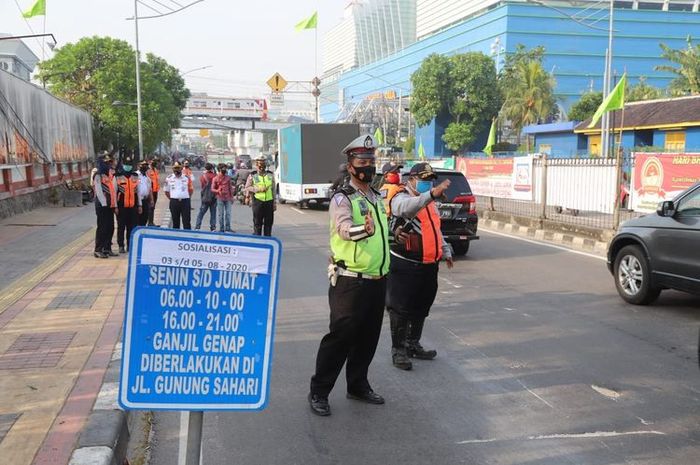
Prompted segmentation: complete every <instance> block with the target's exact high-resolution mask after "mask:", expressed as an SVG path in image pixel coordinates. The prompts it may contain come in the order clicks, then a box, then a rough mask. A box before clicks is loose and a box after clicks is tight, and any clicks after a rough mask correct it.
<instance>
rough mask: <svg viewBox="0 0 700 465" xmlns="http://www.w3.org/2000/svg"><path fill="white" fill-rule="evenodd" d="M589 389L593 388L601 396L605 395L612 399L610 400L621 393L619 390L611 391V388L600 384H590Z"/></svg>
mask: <svg viewBox="0 0 700 465" xmlns="http://www.w3.org/2000/svg"><path fill="white" fill-rule="evenodd" d="M591 389H593V390H594V391H595V392H597V393H598V394H600V395H601V396H605V397H607V398H608V399H612V400H617V399H619V398H620V397H621V396H622V394H620V393H619V392H616V391H613V390H612V389H608V388H604V387H601V386H596V385H595V384H591Z"/></svg>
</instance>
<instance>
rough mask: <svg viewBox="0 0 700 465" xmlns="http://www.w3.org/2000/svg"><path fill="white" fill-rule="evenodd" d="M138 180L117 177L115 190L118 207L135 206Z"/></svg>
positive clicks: (135, 178) (132, 177) (131, 177)
mask: <svg viewBox="0 0 700 465" xmlns="http://www.w3.org/2000/svg"><path fill="white" fill-rule="evenodd" d="M138 189H139V179H138V177H136V176H130V177H126V176H119V177H118V178H117V190H118V195H119V200H118V202H119V205H120V206H121V207H123V208H133V207H135V206H136V198H137V196H138Z"/></svg>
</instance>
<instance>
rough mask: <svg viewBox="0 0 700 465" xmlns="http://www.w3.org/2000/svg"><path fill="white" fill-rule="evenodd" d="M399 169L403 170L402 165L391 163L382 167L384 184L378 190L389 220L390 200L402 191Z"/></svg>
mask: <svg viewBox="0 0 700 465" xmlns="http://www.w3.org/2000/svg"><path fill="white" fill-rule="evenodd" d="M401 168H403V165H395V164H393V163H386V164H385V165H384V166H382V175H383V176H384V184H383V185H382V187H380V188H379V193H380V194H382V199H384V207H385V209H386V214H387V215H388V216H389V218H391V199H393V198H394V196H395V195H396V194H398V193H399V192H401V191H402V190H403V186H402V185H401Z"/></svg>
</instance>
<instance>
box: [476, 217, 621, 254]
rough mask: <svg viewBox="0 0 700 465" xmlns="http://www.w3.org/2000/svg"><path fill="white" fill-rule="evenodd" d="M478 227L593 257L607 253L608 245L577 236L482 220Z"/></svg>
mask: <svg viewBox="0 0 700 465" xmlns="http://www.w3.org/2000/svg"><path fill="white" fill-rule="evenodd" d="M479 226H480V227H483V228H484V229H485V230H487V231H488V230H492V231H495V232H502V233H505V234H512V235H515V236H521V237H526V238H528V239H532V240H535V241H539V242H546V243H551V244H556V245H561V246H563V247H567V248H569V249H573V250H578V251H581V252H588V253H592V254H595V255H600V256H602V257H605V256H606V255H607V253H608V243H607V242H603V241H599V240H596V239H591V238H588V237H582V236H577V235H574V234H567V233H562V232H556V231H548V230H545V229H538V228H533V227H527V226H520V225H518V224H512V223H506V222H503V221H495V220H491V219H482V220H480V221H479Z"/></svg>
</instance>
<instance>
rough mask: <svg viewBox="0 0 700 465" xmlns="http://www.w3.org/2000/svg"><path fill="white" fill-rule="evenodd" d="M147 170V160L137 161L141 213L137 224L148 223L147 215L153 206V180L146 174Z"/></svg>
mask: <svg viewBox="0 0 700 465" xmlns="http://www.w3.org/2000/svg"><path fill="white" fill-rule="evenodd" d="M147 172H148V162H147V161H146V160H143V161H142V162H141V163H139V198H140V199H141V206H142V209H141V214H140V215H139V220H138V223H137V224H138V225H139V226H146V224H148V215H149V212H150V210H151V208H153V182H152V181H151V178H149V177H148V175H147V174H146V173H147Z"/></svg>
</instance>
